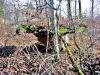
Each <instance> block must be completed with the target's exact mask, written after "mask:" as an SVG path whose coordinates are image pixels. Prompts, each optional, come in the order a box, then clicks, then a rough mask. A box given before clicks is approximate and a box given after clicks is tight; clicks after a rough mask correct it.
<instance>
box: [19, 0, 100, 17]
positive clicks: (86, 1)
mask: <svg viewBox="0 0 100 75" xmlns="http://www.w3.org/2000/svg"><path fill="white" fill-rule="evenodd" d="M19 1H21V3H23V4H25V3H27V2H28V3H29V2H30V1H32V0H19ZM54 1H55V3H56V1H57V0H54ZM77 1H78V0H77ZM90 1H91V0H81V2H82V13H84V12H85V13H86V14H87V15H88V16H89V14H90V10H91V2H90ZM94 1H95V3H96V1H97V0H94ZM72 7H75V6H74V1H73V4H72ZM99 7H100V6H99ZM61 8H62V10H64V11H65V13H66V12H67V0H65V1H63V0H62V6H61ZM94 8H96V5H95V6H94ZM97 10H98V9H96V11H97ZM72 12H73V13H74V8H72ZM77 12H78V3H77ZM98 12H99V10H98ZM62 13H63V11H62ZM96 14H97V13H96ZM63 15H64V16H65V15H66V14H64V13H63Z"/></svg>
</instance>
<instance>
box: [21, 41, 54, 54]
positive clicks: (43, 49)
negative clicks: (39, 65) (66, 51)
mask: <svg viewBox="0 0 100 75" xmlns="http://www.w3.org/2000/svg"><path fill="white" fill-rule="evenodd" d="M23 51H24V52H25V53H31V52H35V53H36V52H38V51H39V52H40V53H46V52H47V53H53V49H52V48H48V49H47V51H46V46H45V45H44V44H38V43H35V44H34V45H31V46H26V47H24V48H23Z"/></svg>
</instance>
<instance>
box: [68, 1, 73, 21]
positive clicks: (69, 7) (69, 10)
mask: <svg viewBox="0 0 100 75" xmlns="http://www.w3.org/2000/svg"><path fill="white" fill-rule="evenodd" d="M68 18H69V19H72V12H71V0H68Z"/></svg>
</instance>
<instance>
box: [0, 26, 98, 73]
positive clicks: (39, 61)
mask: <svg viewBox="0 0 100 75" xmlns="http://www.w3.org/2000/svg"><path fill="white" fill-rule="evenodd" d="M14 31H15V30H14V29H13V28H12V26H11V25H0V52H2V49H5V50H6V49H7V50H8V51H9V49H13V50H14V52H13V51H12V52H11V53H13V54H10V55H9V56H2V55H3V54H1V53H0V75H3V74H4V75H8V74H10V75H15V74H16V75H25V74H26V75H77V72H73V70H72V69H73V66H72V64H71V61H70V59H69V56H68V55H67V53H66V52H65V51H61V52H60V57H61V63H58V64H56V65H55V64H54V63H53V60H54V54H50V53H47V54H44V53H40V52H37V53H34V52H32V53H29V54H27V53H25V52H23V48H25V47H26V46H30V45H33V44H35V43H37V42H38V40H37V37H35V36H34V35H33V34H28V33H21V34H20V35H15V34H14V33H13V32H14ZM75 49H76V48H75V46H74V44H73V42H72V43H71V50H72V52H73V55H74V57H75V58H77V55H75V53H76V51H75ZM4 52H6V51H4ZM96 57H99V58H100V50H97V52H96V54H95V55H94V57H93V58H96ZM75 60H76V61H77V59H75ZM76 63H77V62H76Z"/></svg>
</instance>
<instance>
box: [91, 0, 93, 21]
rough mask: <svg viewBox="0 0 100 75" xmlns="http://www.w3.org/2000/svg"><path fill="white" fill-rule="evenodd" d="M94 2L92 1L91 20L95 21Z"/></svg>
mask: <svg viewBox="0 0 100 75" xmlns="http://www.w3.org/2000/svg"><path fill="white" fill-rule="evenodd" d="M93 12H94V0H92V14H91V18H92V19H93V18H94V17H93V16H94V13H93Z"/></svg>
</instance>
